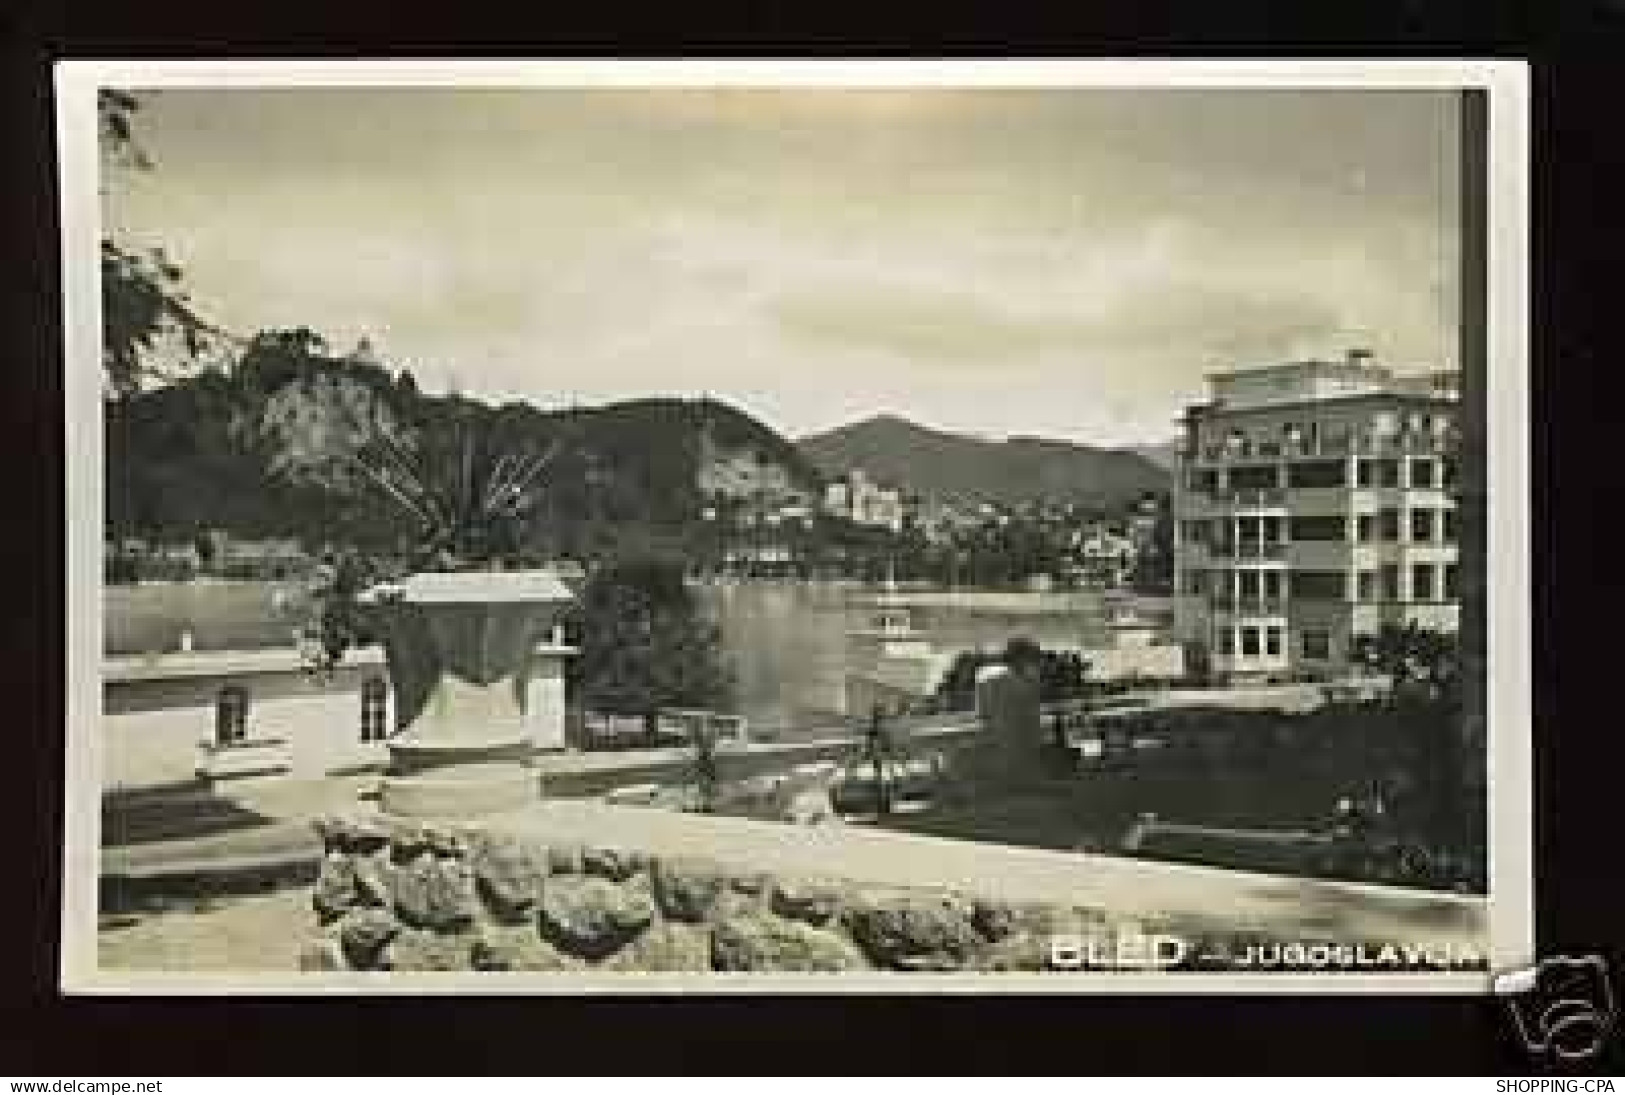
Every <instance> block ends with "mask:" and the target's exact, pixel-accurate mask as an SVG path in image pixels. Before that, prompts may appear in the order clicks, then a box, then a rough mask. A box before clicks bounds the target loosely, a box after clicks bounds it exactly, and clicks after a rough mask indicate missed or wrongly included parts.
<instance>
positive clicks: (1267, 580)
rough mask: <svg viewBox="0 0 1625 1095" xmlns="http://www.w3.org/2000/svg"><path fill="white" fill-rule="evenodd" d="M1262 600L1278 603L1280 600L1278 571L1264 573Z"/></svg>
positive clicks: (1279, 573)
mask: <svg viewBox="0 0 1625 1095" xmlns="http://www.w3.org/2000/svg"><path fill="white" fill-rule="evenodd" d="M1264 599H1265V600H1266V601H1279V600H1280V599H1281V572H1280V571H1279V570H1266V571H1264Z"/></svg>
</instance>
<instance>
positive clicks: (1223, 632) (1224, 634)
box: [1219, 627, 1236, 658]
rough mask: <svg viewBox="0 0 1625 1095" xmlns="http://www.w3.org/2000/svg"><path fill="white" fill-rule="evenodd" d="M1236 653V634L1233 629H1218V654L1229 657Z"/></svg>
mask: <svg viewBox="0 0 1625 1095" xmlns="http://www.w3.org/2000/svg"><path fill="white" fill-rule="evenodd" d="M1235 652H1236V633H1235V631H1234V630H1233V629H1231V628H1228V627H1223V628H1220V629H1219V653H1220V654H1223V655H1224V656H1225V657H1227V658H1228V657H1230V656H1231V655H1232V654H1234V653H1235Z"/></svg>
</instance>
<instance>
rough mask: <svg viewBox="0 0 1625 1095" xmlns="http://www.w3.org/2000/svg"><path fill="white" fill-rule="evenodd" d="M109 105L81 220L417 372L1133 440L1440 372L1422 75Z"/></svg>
mask: <svg viewBox="0 0 1625 1095" xmlns="http://www.w3.org/2000/svg"><path fill="white" fill-rule="evenodd" d="M138 94H139V96H140V99H141V101H142V104H143V105H142V108H141V110H140V111H139V113H138V114H137V116H136V122H135V132H136V138H137V141H138V142H139V144H140V145H141V146H142V148H143V149H144V150H145V152H146V153H147V155H148V156H149V157H150V159H151V160H152V161H153V166H152V168H151V170H149V171H145V172H141V171H132V170H127V169H120V168H117V167H111V166H104V177H103V179H102V189H103V195H104V197H103V219H104V225H103V228H104V232H106V233H108V234H111V235H113V236H114V237H115V238H118V239H121V240H123V241H125V242H127V243H130V244H136V245H161V246H163V247H164V249H165V250H166V252H167V253H168V254H169V255H170V256H171V257H172V258H173V259H175V260H177V261H178V262H179V263H180V264H181V266H182V267H183V268H184V269H185V271H186V287H187V290H188V291H189V293H190V295H191V298H192V301H193V303H194V305H195V306H196V307H197V309H198V310H199V311H200V312H202V313H203V314H204V315H206V316H208V317H209V318H210V319H212V320H213V321H214V322H216V323H217V324H220V325H222V326H224V327H226V328H227V329H228V330H232V331H234V332H236V333H238V334H241V335H249V334H252V333H253V332H255V331H258V330H264V329H271V328H279V327H300V326H304V327H310V328H312V329H314V330H317V331H319V332H321V333H322V334H324V335H326V336H327V337H328V338H329V340H330V342H331V343H332V344H333V345H334V346H335V347H336V348H338V349H341V350H342V349H347V348H349V347H351V346H353V345H355V343H356V342H357V341H358V340H359V339H361V338H362V337H365V338H367V339H368V340H369V341H370V342H371V344H372V345H373V346H374V347H375V349H376V351H377V353H378V354H379V355H380V356H381V357H382V358H383V359H384V360H385V361H386V362H388V363H389V364H391V365H395V366H401V367H406V368H410V369H411V370H412V372H413V374H414V376H415V377H416V378H417V380H418V383H419V385H420V387H422V388H424V389H426V390H429V391H439V390H445V389H447V388H448V387H456V388H457V389H459V390H461V391H464V392H466V393H468V394H473V395H482V396H486V397H489V398H494V399H506V398H522V399H526V400H529V401H531V402H534V403H536V404H538V405H539V406H543V407H555V406H564V405H569V404H571V403H600V402H606V401H610V400H614V399H622V398H630V397H639V396H648V395H655V394H661V395H682V396H699V395H711V396H714V397H717V398H721V399H724V400H727V401H729V402H732V403H734V404H735V405H737V406H739V407H741V408H743V409H745V410H747V411H749V412H750V413H752V414H755V415H756V416H758V417H760V418H761V419H763V420H764V421H766V422H767V423H769V424H770V425H772V426H774V427H775V428H777V429H779V430H780V431H782V432H784V433H786V434H787V435H789V436H792V437H797V436H802V435H805V434H807V433H810V432H814V431H819V430H823V429H828V428H831V427H834V426H837V425H841V424H843V423H846V422H851V421H855V420H858V419H862V418H866V417H869V416H872V415H875V414H895V415H901V416H904V417H907V418H910V419H913V420H914V421H917V422H920V423H921V424H924V425H928V426H934V427H938V428H942V429H949V430H955V431H960V432H965V433H972V434H977V435H980V436H988V437H1002V436H1007V435H1029V436H1030V435H1037V436H1046V437H1056V438H1063V439H1067V440H1073V441H1080V442H1087V443H1094V444H1105V445H1135V444H1149V443H1155V442H1160V441H1163V440H1166V439H1168V438H1171V437H1172V436H1173V435H1174V434H1175V432H1176V431H1175V427H1174V419H1175V418H1176V417H1177V416H1178V415H1179V413H1180V411H1181V409H1182V408H1183V407H1184V406H1185V405H1187V404H1189V403H1191V402H1194V401H1197V400H1199V399H1201V398H1202V396H1203V392H1204V382H1203V377H1204V375H1205V374H1206V373H1208V372H1211V371H1214V370H1216V369H1222V368H1227V367H1232V366H1242V365H1257V364H1266V363H1269V362H1271V361H1275V360H1284V359H1291V358H1301V357H1304V356H1328V355H1330V356H1340V355H1341V354H1342V353H1343V352H1344V351H1345V350H1346V349H1348V348H1350V347H1353V346H1360V347H1368V348H1370V349H1372V350H1374V351H1375V353H1376V355H1377V357H1378V358H1379V360H1382V361H1384V362H1386V363H1390V364H1394V365H1396V366H1397V367H1416V368H1435V367H1448V366H1452V365H1455V364H1456V355H1457V337H1456V319H1455V316H1456V299H1455V296H1456V291H1457V290H1456V286H1457V277H1456V261H1457V257H1456V256H1457V248H1458V241H1457V231H1456V219H1457V193H1456V191H1457V168H1456V157H1457V144H1456V142H1457V108H1456V99H1455V97H1454V96H1453V95H1452V94H1450V93H1446V92H1431V91H1313V92H1309V91H1258V90H1251V91H1248V90H1233V91H1222V92H1215V91H1212V90H1188V91H1176V90H1118V89H1109V90H1103V89H1062V88H1056V89H1024V90H999V89H977V90H970V89H957V90H956V89H923V88H912V89H901V90H851V89H815V88H799V89H789V88H786V89H777V90H773V89H734V90H716V89H677V88H665V89H658V90H657V89H597V90H587V89H581V90H577V89H559V88H543V89H527V90H511V91H508V90H478V89H445V88H441V89H292V88H282V89H250V88H242V89H231V90H221V89H205V90H195V89H165V90H155V91H148V92H145V93H141V92H139V91H138Z"/></svg>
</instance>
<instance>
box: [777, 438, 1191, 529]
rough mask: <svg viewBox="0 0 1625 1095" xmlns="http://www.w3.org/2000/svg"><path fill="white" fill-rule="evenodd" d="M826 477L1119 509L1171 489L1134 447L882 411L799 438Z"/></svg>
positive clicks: (943, 494)
mask: <svg viewBox="0 0 1625 1095" xmlns="http://www.w3.org/2000/svg"><path fill="white" fill-rule="evenodd" d="M796 444H797V447H798V448H799V449H800V450H801V452H802V453H803V455H805V456H806V457H807V459H808V460H810V461H811V462H812V464H813V465H814V466H815V467H816V468H818V469H819V471H821V472H822V473H824V474H825V475H839V474H841V473H843V472H847V471H850V470H851V469H853V468H862V469H863V470H864V471H865V472H866V473H868V474H869V475H870V476H872V477H874V478H876V479H879V480H881V481H884V482H888V483H893V484H896V485H898V486H901V487H903V488H904V489H906V490H908V491H910V492H913V493H916V494H919V495H921V496H923V497H927V498H937V499H946V498H960V499H968V500H976V501H987V502H1002V503H1005V504H1016V503H1021V502H1032V501H1038V500H1051V501H1059V502H1074V503H1078V504H1083V505H1092V506H1101V507H1105V508H1113V507H1117V506H1121V505H1126V504H1128V503H1130V502H1133V501H1134V500H1135V499H1137V498H1139V497H1140V496H1141V495H1143V494H1144V493H1146V492H1148V491H1166V490H1168V489H1169V487H1170V485H1171V481H1172V477H1171V474H1170V471H1169V469H1168V468H1167V467H1165V466H1162V465H1161V464H1160V463H1159V462H1157V461H1155V460H1152V459H1148V458H1147V456H1145V455H1143V454H1142V453H1140V452H1136V451H1133V450H1129V449H1107V448H1097V447H1094V446H1090V445H1080V444H1076V443H1073V442H1070V441H1058V440H1054V439H1050V438H1042V437H1010V438H1007V439H1005V440H1003V441H991V440H987V439H984V438H977V437H970V436H967V435H965V434H958V433H950V432H948V431H946V430H938V429H933V428H931V427H928V426H921V425H919V424H918V423H915V422H910V421H908V420H907V419H904V418H899V417H897V416H896V415H877V416H875V417H873V418H867V419H864V420H862V421H860V422H854V423H851V424H849V425H846V426H840V427H837V428H836V429H833V430H828V431H826V432H824V433H818V434H813V435H811V436H808V437H804V438H802V439H801V440H799V441H798V442H797V443H796Z"/></svg>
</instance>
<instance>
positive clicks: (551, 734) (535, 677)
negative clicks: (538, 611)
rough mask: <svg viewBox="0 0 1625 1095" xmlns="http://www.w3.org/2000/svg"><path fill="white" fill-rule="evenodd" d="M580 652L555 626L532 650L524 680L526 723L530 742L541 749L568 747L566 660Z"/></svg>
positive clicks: (554, 749) (555, 749) (553, 749)
mask: <svg viewBox="0 0 1625 1095" xmlns="http://www.w3.org/2000/svg"><path fill="white" fill-rule="evenodd" d="M578 653H580V650H579V648H577V647H573V646H568V645H566V644H565V642H564V636H563V634H562V633H561V632H560V630H559V629H557V628H555V629H554V632H553V635H552V636H551V638H549V640H548V641H547V642H544V643H538V644H537V646H536V648H535V649H534V650H533V651H532V652H531V662H530V676H529V679H528V680H527V681H526V683H525V725H526V727H527V729H528V733H529V736H530V742H531V744H532V745H533V746H534V747H535V748H537V749H540V750H549V751H555V752H556V751H558V750H562V749H564V748H565V744H566V743H565V737H564V734H565V722H566V720H567V718H568V715H569V704H568V701H567V697H566V696H565V692H564V666H565V660H566V659H567V658H569V657H571V656H572V655H575V654H578Z"/></svg>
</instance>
